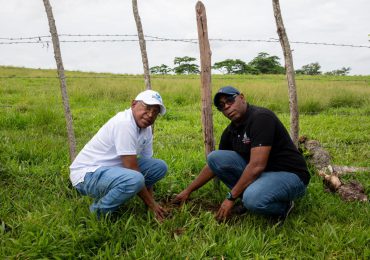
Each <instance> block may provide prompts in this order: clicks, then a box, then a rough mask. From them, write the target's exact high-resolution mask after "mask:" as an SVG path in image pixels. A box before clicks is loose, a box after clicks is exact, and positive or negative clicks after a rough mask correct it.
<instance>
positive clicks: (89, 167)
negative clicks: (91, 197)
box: [69, 109, 153, 186]
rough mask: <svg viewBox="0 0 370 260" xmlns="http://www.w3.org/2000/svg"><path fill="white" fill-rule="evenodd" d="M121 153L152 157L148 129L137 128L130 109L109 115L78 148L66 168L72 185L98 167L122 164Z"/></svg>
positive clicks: (151, 137) (150, 131)
mask: <svg viewBox="0 0 370 260" xmlns="http://www.w3.org/2000/svg"><path fill="white" fill-rule="evenodd" d="M121 155H137V156H140V157H145V158H150V157H152V156H153V135H152V128H151V126H149V127H147V128H143V129H141V128H139V127H138V126H137V125H136V122H135V119H134V116H133V114H132V110H131V109H127V110H125V111H123V112H119V113H118V114H117V115H115V116H114V117H112V118H111V119H110V120H109V121H108V122H107V123H105V125H103V126H102V127H101V128H100V130H99V131H98V132H97V133H96V134H95V136H94V137H93V138H92V139H91V140H90V141H89V142H88V143H87V144H86V145H85V147H84V148H83V149H82V150H81V151H80V153H79V154H78V155H77V157H76V159H75V160H74V161H73V163H72V164H71V166H70V167H69V168H70V171H71V173H70V179H71V182H72V185H73V186H76V185H77V184H78V183H80V182H83V180H84V178H85V175H86V173H88V172H94V171H95V170H96V169H98V168H99V167H101V166H108V167H110V166H121V167H122V160H121Z"/></svg>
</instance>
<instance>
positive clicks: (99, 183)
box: [76, 158, 167, 215]
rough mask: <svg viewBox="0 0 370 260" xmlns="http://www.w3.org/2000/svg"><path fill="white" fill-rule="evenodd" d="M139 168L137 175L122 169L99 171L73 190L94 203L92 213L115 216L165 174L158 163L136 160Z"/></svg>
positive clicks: (165, 169) (160, 161)
mask: <svg viewBox="0 0 370 260" xmlns="http://www.w3.org/2000/svg"><path fill="white" fill-rule="evenodd" d="M138 166H139V169H140V172H137V171H134V170H131V169H127V168H123V167H100V168H98V169H97V170H96V171H95V172H88V173H87V174H86V175H85V178H84V181H83V182H80V183H79V184H77V185H76V189H77V190H78V191H79V193H81V194H82V195H87V196H90V197H93V198H94V199H95V201H94V203H93V204H91V205H90V211H91V212H96V213H97V214H98V215H100V214H106V213H110V212H114V211H115V210H117V208H118V207H119V206H120V205H122V204H123V203H125V202H126V201H128V200H129V199H130V198H132V197H133V196H135V195H136V194H137V193H138V192H140V191H141V190H142V189H143V187H144V185H145V186H146V187H147V188H151V187H152V186H153V185H154V184H155V183H156V182H157V181H159V180H160V179H162V178H163V177H164V175H165V174H166V172H167V165H166V163H165V162H164V161H162V160H159V159H153V158H151V159H147V158H138Z"/></svg>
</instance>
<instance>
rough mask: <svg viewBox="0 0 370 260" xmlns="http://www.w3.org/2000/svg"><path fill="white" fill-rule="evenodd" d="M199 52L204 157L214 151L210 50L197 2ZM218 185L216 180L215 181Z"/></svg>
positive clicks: (204, 19) (203, 15)
mask: <svg viewBox="0 0 370 260" xmlns="http://www.w3.org/2000/svg"><path fill="white" fill-rule="evenodd" d="M195 10H196V16H197V27H198V39H199V51H200V68H201V69H200V78H201V87H202V88H201V96H202V125H203V137H204V144H205V155H206V157H207V155H208V154H209V153H210V152H212V151H213V150H215V141H214V136H213V119H212V85H211V56H212V52H211V48H210V46H209V40H208V28H207V16H206V9H205V7H204V4H203V3H202V2H201V1H198V2H197V4H196V6H195ZM215 184H216V187H218V185H219V181H218V179H216V181H215Z"/></svg>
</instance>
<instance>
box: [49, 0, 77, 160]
mask: <svg viewBox="0 0 370 260" xmlns="http://www.w3.org/2000/svg"><path fill="white" fill-rule="evenodd" d="M43 1H44V6H45V11H46V15H47V17H48V21H49V29H50V34H51V38H52V41H53V48H54V57H55V61H56V64H57V70H58V76H59V81H60V89H61V92H62V100H63V107H64V116H65V119H66V124H67V134H68V144H69V157H70V160H71V162H72V161H73V160H74V158H75V157H76V138H75V134H74V131H73V120H72V113H71V109H70V106H69V99H68V94H67V83H66V77H65V74H64V67H63V61H62V54H61V51H60V44H59V37H58V32H57V27H56V25H55V20H54V16H53V11H52V8H51V5H50V2H49V0H43Z"/></svg>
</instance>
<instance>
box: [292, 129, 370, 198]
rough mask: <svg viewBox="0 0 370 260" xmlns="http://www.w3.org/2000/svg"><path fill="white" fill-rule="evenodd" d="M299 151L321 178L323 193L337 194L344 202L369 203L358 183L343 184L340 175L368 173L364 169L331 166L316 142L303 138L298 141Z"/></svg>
mask: <svg viewBox="0 0 370 260" xmlns="http://www.w3.org/2000/svg"><path fill="white" fill-rule="evenodd" d="M299 143H300V149H301V150H302V151H303V153H304V154H308V162H309V163H310V164H311V165H313V166H314V167H315V169H316V170H317V172H318V174H319V176H321V177H322V178H323V183H324V186H325V191H327V192H337V193H338V194H339V196H340V198H341V199H342V200H344V201H355V200H358V201H363V202H367V201H369V199H368V197H367V195H366V194H365V189H364V187H363V186H362V184H361V183H360V182H358V181H355V180H351V181H349V182H348V183H343V181H342V180H341V179H340V176H341V175H344V174H348V173H355V172H369V171H370V169H369V168H366V167H353V166H332V164H331V156H330V154H329V152H328V151H326V150H325V149H324V148H323V147H322V146H321V145H320V143H319V141H317V140H308V138H307V137H305V136H303V137H301V138H300V139H299Z"/></svg>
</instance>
